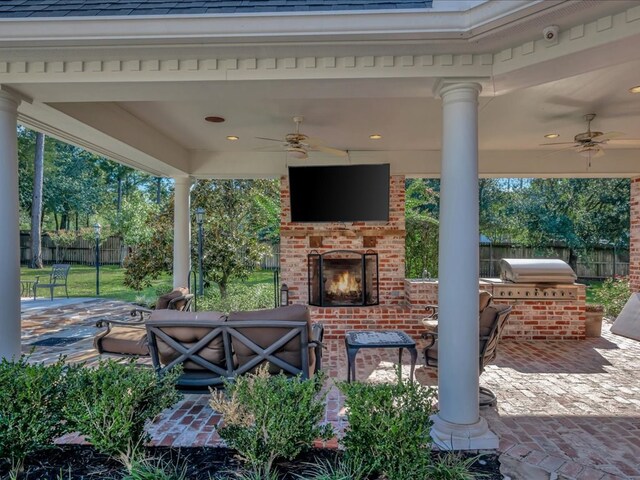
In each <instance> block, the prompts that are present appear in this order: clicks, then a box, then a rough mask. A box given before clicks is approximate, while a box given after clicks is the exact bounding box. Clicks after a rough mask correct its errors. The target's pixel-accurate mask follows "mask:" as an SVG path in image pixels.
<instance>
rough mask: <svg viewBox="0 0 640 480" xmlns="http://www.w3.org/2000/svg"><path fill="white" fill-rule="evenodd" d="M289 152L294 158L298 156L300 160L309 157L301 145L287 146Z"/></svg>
mask: <svg viewBox="0 0 640 480" xmlns="http://www.w3.org/2000/svg"><path fill="white" fill-rule="evenodd" d="M287 153H288V154H289V155H291V157H292V158H298V159H300V160H305V159H306V158H308V155H307V151H306V150H305V149H304V148H301V147H289V148H287Z"/></svg>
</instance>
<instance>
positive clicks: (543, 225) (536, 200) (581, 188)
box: [520, 178, 630, 270]
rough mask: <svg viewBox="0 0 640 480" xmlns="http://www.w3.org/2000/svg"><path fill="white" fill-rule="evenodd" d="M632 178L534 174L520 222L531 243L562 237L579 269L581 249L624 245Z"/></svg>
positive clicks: (625, 242) (555, 239) (542, 242)
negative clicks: (545, 177) (561, 176)
mask: <svg viewBox="0 0 640 480" xmlns="http://www.w3.org/2000/svg"><path fill="white" fill-rule="evenodd" d="M629 188H630V184H629V180H628V179H623V178H600V179H584V178H561V179H534V180H532V181H531V185H530V187H529V188H528V189H525V190H524V191H526V201H523V202H522V211H521V212H520V213H521V219H522V220H521V222H522V226H523V227H524V231H525V232H526V238H525V241H526V242H527V243H528V244H529V245H531V246H544V245H548V243H549V242H550V241H560V242H562V243H564V244H566V245H567V247H569V251H570V253H569V264H570V265H571V267H572V268H573V269H574V270H575V268H576V264H577V261H578V250H580V249H585V248H589V247H594V246H597V245H600V244H602V243H611V244H617V245H626V244H627V241H628V231H629Z"/></svg>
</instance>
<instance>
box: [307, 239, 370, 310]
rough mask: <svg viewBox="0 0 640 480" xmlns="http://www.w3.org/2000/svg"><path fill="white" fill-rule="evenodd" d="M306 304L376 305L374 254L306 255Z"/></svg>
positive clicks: (326, 305) (341, 251) (313, 253)
mask: <svg viewBox="0 0 640 480" xmlns="http://www.w3.org/2000/svg"><path fill="white" fill-rule="evenodd" d="M308 266H309V305H316V306H319V307H356V306H366V305H378V303H379V287H378V254H377V253H375V252H373V251H370V250H368V251H367V252H365V253H360V252H355V251H352V250H333V251H330V252H326V253H323V254H320V253H318V252H317V251H313V252H311V253H310V254H309V255H308Z"/></svg>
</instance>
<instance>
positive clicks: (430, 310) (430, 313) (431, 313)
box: [424, 305, 439, 320]
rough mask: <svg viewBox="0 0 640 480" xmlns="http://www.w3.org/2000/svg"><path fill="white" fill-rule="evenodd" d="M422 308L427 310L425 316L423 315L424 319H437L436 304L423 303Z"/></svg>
mask: <svg viewBox="0 0 640 480" xmlns="http://www.w3.org/2000/svg"><path fill="white" fill-rule="evenodd" d="M424 308H425V310H426V311H427V316H426V317H425V320H437V319H438V313H439V307H438V305H425V307H424Z"/></svg>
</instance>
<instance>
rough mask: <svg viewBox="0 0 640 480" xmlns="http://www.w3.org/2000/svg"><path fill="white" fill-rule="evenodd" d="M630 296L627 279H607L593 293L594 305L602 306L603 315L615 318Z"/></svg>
mask: <svg viewBox="0 0 640 480" xmlns="http://www.w3.org/2000/svg"><path fill="white" fill-rule="evenodd" d="M630 296H631V286H630V285H629V279H628V278H627V277H615V278H608V279H606V280H605V281H604V283H603V284H602V286H601V287H600V288H598V289H597V290H596V291H595V292H594V293H593V299H594V300H595V302H596V303H600V304H602V305H603V306H604V311H605V315H607V316H608V317H613V318H615V317H617V316H618V315H619V314H620V312H621V311H622V308H623V307H624V305H625V304H626V303H627V300H629V297H630Z"/></svg>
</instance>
